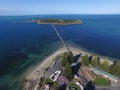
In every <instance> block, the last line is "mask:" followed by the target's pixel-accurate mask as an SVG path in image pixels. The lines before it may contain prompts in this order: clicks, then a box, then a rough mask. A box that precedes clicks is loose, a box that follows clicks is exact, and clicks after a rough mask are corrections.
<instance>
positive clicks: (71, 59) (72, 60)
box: [68, 52, 74, 64]
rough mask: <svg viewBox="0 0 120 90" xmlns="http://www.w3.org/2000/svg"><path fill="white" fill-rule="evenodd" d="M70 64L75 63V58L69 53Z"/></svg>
mask: <svg viewBox="0 0 120 90" xmlns="http://www.w3.org/2000/svg"><path fill="white" fill-rule="evenodd" d="M68 62H69V64H72V63H73V62H74V56H73V53H72V52H69V53H68Z"/></svg>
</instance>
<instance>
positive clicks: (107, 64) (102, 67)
mask: <svg viewBox="0 0 120 90" xmlns="http://www.w3.org/2000/svg"><path fill="white" fill-rule="evenodd" d="M109 67H110V66H109V62H108V61H106V60H105V61H104V62H103V63H102V64H101V65H100V68H101V69H103V70H105V71H109Z"/></svg>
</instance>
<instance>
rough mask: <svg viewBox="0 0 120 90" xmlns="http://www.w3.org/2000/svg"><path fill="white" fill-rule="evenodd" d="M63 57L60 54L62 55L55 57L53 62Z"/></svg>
mask: <svg viewBox="0 0 120 90" xmlns="http://www.w3.org/2000/svg"><path fill="white" fill-rule="evenodd" d="M63 56H64V54H63V53H62V54H59V55H57V56H56V57H55V60H59V59H61V58H63Z"/></svg>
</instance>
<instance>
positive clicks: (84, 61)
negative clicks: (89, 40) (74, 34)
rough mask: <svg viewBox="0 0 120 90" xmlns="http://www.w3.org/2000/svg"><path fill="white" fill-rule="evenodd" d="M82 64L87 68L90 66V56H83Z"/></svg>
mask: <svg viewBox="0 0 120 90" xmlns="http://www.w3.org/2000/svg"><path fill="white" fill-rule="evenodd" d="M82 63H83V64H84V65H85V66H88V65H89V64H90V61H89V57H88V54H86V55H85V56H82Z"/></svg>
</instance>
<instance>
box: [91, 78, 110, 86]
mask: <svg viewBox="0 0 120 90" xmlns="http://www.w3.org/2000/svg"><path fill="white" fill-rule="evenodd" d="M93 82H94V83H95V85H104V86H109V85H110V80H108V79H106V78H100V77H99V78H96V79H95V80H94V81H93Z"/></svg>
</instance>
